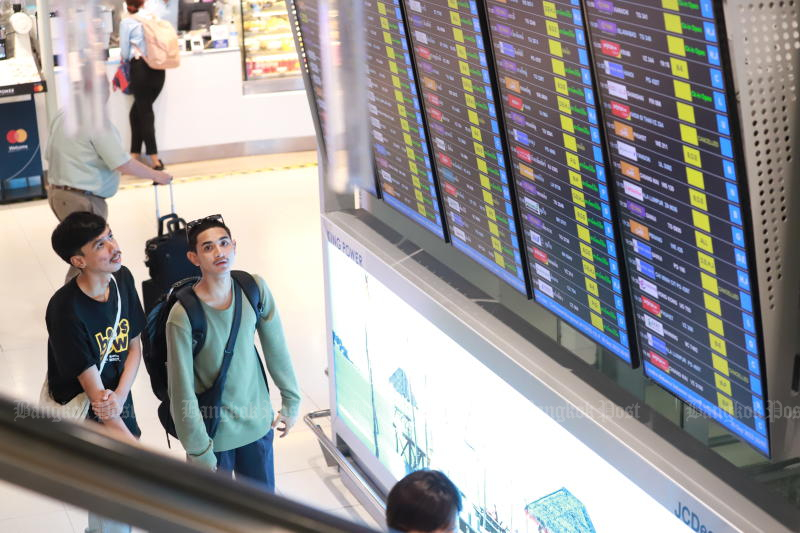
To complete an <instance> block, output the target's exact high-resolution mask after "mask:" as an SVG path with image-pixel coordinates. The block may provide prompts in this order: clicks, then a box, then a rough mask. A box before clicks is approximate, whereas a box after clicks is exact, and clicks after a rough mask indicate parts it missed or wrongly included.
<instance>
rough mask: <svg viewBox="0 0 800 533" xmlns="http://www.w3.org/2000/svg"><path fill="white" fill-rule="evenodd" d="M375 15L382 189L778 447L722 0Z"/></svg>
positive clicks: (448, 6) (371, 42)
mask: <svg viewBox="0 0 800 533" xmlns="http://www.w3.org/2000/svg"><path fill="white" fill-rule="evenodd" d="M364 16H365V18H366V21H365V22H366V24H365V31H366V36H365V37H366V39H365V41H366V50H367V65H368V78H369V89H370V90H369V95H370V96H369V102H368V112H369V120H370V122H371V133H372V141H373V142H372V147H373V155H374V160H375V169H376V175H377V181H378V186H379V190H380V192H381V197H382V198H383V199H384V201H385V202H386V203H388V204H389V205H391V206H392V207H394V208H395V209H396V210H398V211H400V212H401V213H403V214H405V215H406V216H408V217H409V218H411V219H413V220H415V221H416V222H418V223H419V224H421V225H422V226H423V227H425V228H427V229H428V230H430V231H431V232H433V233H434V234H435V235H437V236H438V237H440V238H442V239H447V240H449V242H451V243H452V244H453V245H454V246H455V247H456V248H458V249H459V250H461V251H462V252H464V253H465V254H466V255H468V256H469V257H470V258H472V259H473V260H474V261H476V262H478V263H479V264H481V265H482V266H483V267H484V268H486V269H488V270H489V271H491V272H492V273H494V274H495V275H497V276H498V277H500V278H501V279H502V280H504V281H505V282H506V283H508V284H509V285H510V286H512V287H514V288H515V289H516V290H518V291H519V292H521V293H524V294H526V295H529V296H533V298H534V300H535V301H536V302H538V303H539V304H541V305H542V306H544V307H546V308H547V309H549V310H550V311H552V312H553V313H555V314H556V315H558V316H559V317H561V318H562V319H563V320H565V321H566V322H568V323H569V324H570V325H572V326H573V327H575V328H576V329H578V330H579V331H581V332H582V333H584V334H585V335H586V336H588V337H589V338H591V339H593V340H594V341H595V342H597V343H599V344H600V345H602V346H603V347H604V348H606V349H607V350H609V351H611V352H612V353H614V354H616V355H617V356H619V357H620V358H622V359H623V360H625V361H627V362H628V363H630V364H632V365H634V366H636V365H638V364H640V363H641V364H642V365H643V366H644V370H645V373H646V375H647V376H648V377H649V378H651V379H652V380H654V381H655V382H656V383H658V384H660V385H661V386H663V387H665V388H666V389H667V390H669V391H671V392H672V393H673V394H675V395H677V396H678V397H680V398H681V399H682V400H684V401H685V402H687V403H689V404H691V405H693V406H695V407H696V408H698V409H700V410H702V411H703V412H705V413H708V414H709V415H710V416H712V417H713V418H715V419H716V420H718V421H719V422H720V423H722V424H723V425H725V426H726V427H727V428H728V429H730V430H731V431H733V432H734V433H735V434H737V435H738V436H740V437H741V438H743V439H744V440H745V441H747V442H748V443H749V444H751V445H752V446H754V447H755V448H757V449H758V450H759V451H761V452H762V453H764V454H766V455H769V440H768V428H767V417H766V413H765V401H766V400H765V388H764V385H763V379H762V375H763V371H764V358H763V355H762V351H763V348H762V346H763V344H762V342H761V340H760V333H759V332H760V322H759V313H758V297H757V294H756V290H755V277H754V271H752V270H751V269H750V265H751V264H753V260H752V257H753V245H752V239H751V238H750V233H751V232H750V231H749V230H748V227H749V226H748V224H749V222H748V221H747V216H748V213H747V208H746V206H747V204H746V197H745V194H746V187H745V185H744V184H745V175H744V172H743V167H742V165H741V162H740V160H739V159H738V157H739V154H740V148H739V146H740V140H739V137H738V135H737V132H736V128H737V127H738V121H737V120H736V118H735V115H734V112H735V108H734V106H735V103H734V99H733V94H732V93H733V89H732V87H731V82H730V81H729V80H730V72H729V67H727V66H726V55H725V54H726V51H725V50H724V47H723V44H724V38H720V34H721V33H722V31H723V28H724V25H723V21H722V17H721V12H720V11H719V7H718V6H717V5H715V3H714V2H712V1H710V0H699V1H698V0H694V1H692V2H683V1H679V0H646V1H636V2H632V1H623V0H613V1H612V0H593V1H592V0H589V1H583V2H581V1H579V0H565V1H541V0H533V1H531V0H486V1H484V2H476V1H474V0H364ZM301 31H302V28H301Z"/></svg>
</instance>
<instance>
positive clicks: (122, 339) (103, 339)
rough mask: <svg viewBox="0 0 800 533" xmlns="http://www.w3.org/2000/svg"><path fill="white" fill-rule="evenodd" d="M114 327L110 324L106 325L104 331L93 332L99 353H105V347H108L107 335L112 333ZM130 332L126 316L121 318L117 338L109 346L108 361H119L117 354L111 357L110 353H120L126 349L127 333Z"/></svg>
mask: <svg viewBox="0 0 800 533" xmlns="http://www.w3.org/2000/svg"><path fill="white" fill-rule="evenodd" d="M113 329H114V328H112V327H111V326H109V327H107V328H106V329H105V331H103V332H98V333H95V335H94V338H95V340H96V341H97V348H98V350H100V355H101V356H102V354H104V353H106V349H107V348H108V342H109V337H110V336H111V335H112V334H113V333H114V331H113ZM129 332H130V323H129V322H128V319H127V318H123V319H122V320H120V321H119V331H118V332H117V338H116V339H114V344H113V345H112V347H111V351H110V352H109V354H108V355H109V358H108V362H111V361H119V356H118V355H117V356H116V357H113V358H112V357H111V356H112V354H121V353H123V352H126V351H128V333H129Z"/></svg>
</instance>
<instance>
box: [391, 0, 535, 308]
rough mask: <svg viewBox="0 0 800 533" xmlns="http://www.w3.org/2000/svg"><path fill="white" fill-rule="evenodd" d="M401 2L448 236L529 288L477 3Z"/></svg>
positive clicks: (484, 263)
mask: <svg viewBox="0 0 800 533" xmlns="http://www.w3.org/2000/svg"><path fill="white" fill-rule="evenodd" d="M403 4H404V8H405V14H406V21H407V24H408V32H409V35H410V36H411V41H412V45H413V57H414V61H415V64H416V65H417V71H418V72H419V76H420V87H421V91H422V96H423V107H424V110H425V116H426V118H427V122H428V129H429V131H430V135H431V144H432V149H433V152H434V165H435V166H436V174H437V176H438V178H439V181H440V188H441V191H442V200H443V201H442V204H443V209H444V211H445V215H446V218H447V227H448V231H449V233H450V240H451V242H452V243H453V245H454V246H455V247H456V248H458V249H459V250H461V251H462V252H464V253H466V254H467V255H468V256H469V257H471V258H472V259H473V260H475V261H477V262H478V263H479V264H481V265H482V266H483V267H484V268H486V269H488V270H489V271H491V272H492V273H494V274H495V275H496V276H498V277H499V278H500V279H502V280H503V281H505V282H506V283H508V284H509V285H511V286H512V287H514V288H515V289H516V290H518V291H519V292H521V293H524V294H527V285H526V279H525V267H524V266H523V261H524V258H523V257H522V253H521V251H520V240H519V235H518V232H519V228H518V226H517V222H516V219H515V210H514V201H513V199H512V189H511V187H512V185H511V179H510V177H509V174H508V168H507V165H506V160H505V155H504V149H503V141H502V135H503V134H502V132H501V130H500V122H499V121H498V117H497V107H496V102H495V94H494V90H493V89H492V77H491V75H490V71H489V69H490V65H489V60H488V58H487V53H486V45H485V44H484V43H485V41H484V38H485V36H484V34H483V29H482V27H481V22H480V18H479V12H478V6H477V3H476V2H474V1H455V0H403Z"/></svg>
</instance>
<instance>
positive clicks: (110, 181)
mask: <svg viewBox="0 0 800 533" xmlns="http://www.w3.org/2000/svg"><path fill="white" fill-rule="evenodd" d="M104 90H105V91H106V99H108V95H109V94H110V91H111V87H110V84H109V83H106V84H105V85H104ZM65 114H66V111H65V110H64V109H61V110H59V111H58V113H56V115H55V117H53V122H52V123H51V125H50V136H49V140H48V144H47V150H46V151H45V158H46V159H47V162H48V165H49V171H48V181H49V186H48V193H47V197H48V202H49V203H50V208H51V209H52V210H53V213H55V215H56V217H57V218H58V220H59V221H63V220H64V219H65V218H66V217H67V216H68V215H69V214H70V213H74V212H76V211H88V212H90V213H94V214H96V215H100V216H101V217H103V219H108V205H107V204H106V199H107V198H109V197H111V196H113V195H114V194H115V193H116V192H117V189H118V188H119V180H120V173H124V174H130V175H133V176H135V177H137V178H142V179H146V180H150V181H153V182H155V183H158V184H161V185H165V184H167V183H169V182H171V181H172V176H170V175H169V174H167V173H166V172H163V171H158V170H154V169H152V168H150V167H148V166H147V165H143V164H142V163H140V162H139V161H136V160H135V159H133V158H131V156H130V154H128V152H126V151H125V149H124V148H123V146H122V139H121V138H120V135H119V131H117V128H115V127H114V125H113V124H112V123H111V122H110V121H109V120H108V119H107V118H106V119H105V120H104V121H103V123H102V125H101V126H100V127H99V128H96V129H95V128H92V129H81V130H79V131H78V132H76V133H71V132H70V131H69V130H68V128H67V125H66V120H65ZM78 272H79V270H78V269H77V268H75V267H74V266H70V269H69V272H67V281H69V280H70V279H72V278H73V277H75V276H76V275H77V274H78Z"/></svg>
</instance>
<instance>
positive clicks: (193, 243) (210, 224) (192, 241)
mask: <svg viewBox="0 0 800 533" xmlns="http://www.w3.org/2000/svg"><path fill="white" fill-rule="evenodd" d="M211 228H222V229H224V230H225V233H227V234H228V237H232V235H231V229H230V228H229V227H228V226H226V225H225V223H224V222H222V221H221V220H214V219H206V220H203V221H202V222H200V223H199V224H196V225H194V226H192V227H191V228H189V229H187V231H186V236H187V238H188V239H189V250H190V251H192V252H196V251H197V237H198V236H199V235H200V234H201V233H203V232H204V231H205V230H207V229H211Z"/></svg>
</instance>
